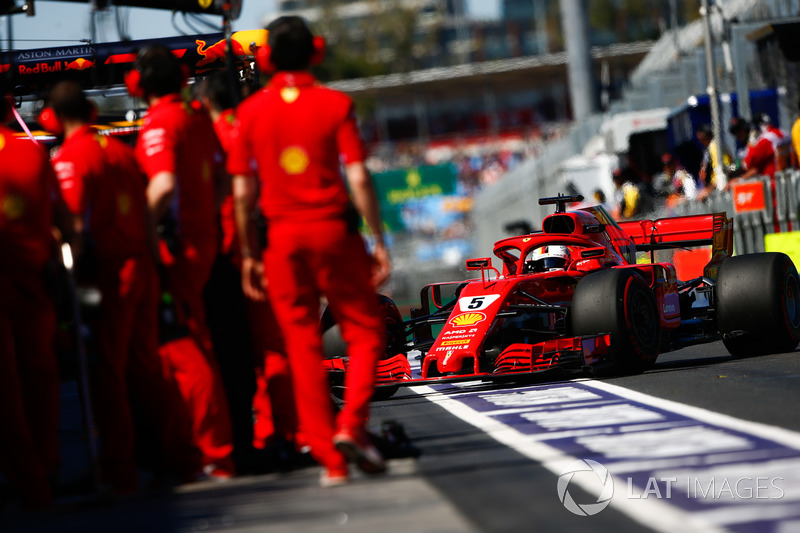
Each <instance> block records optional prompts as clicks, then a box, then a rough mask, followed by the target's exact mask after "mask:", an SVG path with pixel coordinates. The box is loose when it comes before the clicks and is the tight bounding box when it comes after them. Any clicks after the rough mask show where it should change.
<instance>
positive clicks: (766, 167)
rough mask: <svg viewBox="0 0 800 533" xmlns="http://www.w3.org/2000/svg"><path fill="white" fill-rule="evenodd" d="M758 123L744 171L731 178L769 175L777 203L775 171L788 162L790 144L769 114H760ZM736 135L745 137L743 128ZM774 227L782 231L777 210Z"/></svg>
mask: <svg viewBox="0 0 800 533" xmlns="http://www.w3.org/2000/svg"><path fill="white" fill-rule="evenodd" d="M758 123H759V126H758V130H757V131H758V136H757V137H756V139H755V141H754V142H752V143H750V144H749V146H748V148H747V153H746V154H745V156H744V159H743V160H742V170H743V172H742V173H741V174H740V175H737V176H736V177H735V178H731V179H732V180H733V179H746V178H751V177H755V176H769V178H770V189H771V193H772V205H776V203H777V202H776V191H775V172H776V171H777V170H778V168H779V167H780V166H781V165H784V164H786V159H787V155H788V156H790V153H789V152H788V151H787V150H788V149H789V147H790V145H789V141H788V139H786V136H784V134H783V132H782V131H780V130H779V129H778V128H775V127H772V126H771V124H770V120H769V116H767V115H760V116H759V119H758ZM731 133H734V132H733V131H732V132H731ZM735 135H737V140H739V141H741V140H742V139H743V138H744V133H742V132H741V130H737V131H736V133H735ZM773 228H774V230H775V232H776V233H778V232H780V223H779V222H778V219H777V212H773Z"/></svg>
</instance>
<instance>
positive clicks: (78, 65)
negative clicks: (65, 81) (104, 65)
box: [18, 57, 95, 75]
mask: <svg viewBox="0 0 800 533" xmlns="http://www.w3.org/2000/svg"><path fill="white" fill-rule="evenodd" d="M94 66H95V65H94V61H90V60H88V59H84V58H82V57H79V58H78V59H75V60H73V61H53V62H42V63H36V64H35V65H33V66H30V65H19V67H18V68H19V73H20V74H23V75H30V74H48V73H51V72H64V71H67V70H86V69H89V68H94Z"/></svg>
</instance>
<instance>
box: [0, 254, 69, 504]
mask: <svg viewBox="0 0 800 533" xmlns="http://www.w3.org/2000/svg"><path fill="white" fill-rule="evenodd" d="M43 280H44V275H43V273H42V272H41V271H40V270H38V269H31V270H29V271H25V272H0V427H2V428H3V436H2V438H0V470H2V471H3V473H4V474H5V475H6V477H7V478H8V480H9V482H10V483H11V484H12V486H13V487H14V489H15V491H16V492H17V493H18V494H19V495H20V496H21V498H22V500H23V502H25V503H26V504H28V505H31V506H35V507H45V506H48V505H50V503H51V502H52V493H51V487H50V483H49V481H48V477H51V476H55V475H56V474H57V471H58V398H59V375H58V364H57V361H56V357H55V354H54V349H53V342H54V335H55V326H56V319H55V312H54V310H53V304H52V301H51V299H50V297H49V295H48V294H47V293H46V291H45V289H44V286H43Z"/></svg>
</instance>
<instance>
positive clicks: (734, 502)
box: [412, 380, 800, 531]
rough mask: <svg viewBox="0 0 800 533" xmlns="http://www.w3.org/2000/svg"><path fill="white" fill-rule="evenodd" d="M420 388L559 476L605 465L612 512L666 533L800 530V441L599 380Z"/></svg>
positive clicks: (798, 436) (779, 430)
mask: <svg viewBox="0 0 800 533" xmlns="http://www.w3.org/2000/svg"><path fill="white" fill-rule="evenodd" d="M473 389H474V388H473ZM412 390H414V391H415V392H418V393H421V394H424V395H425V396H426V397H427V398H428V399H429V400H431V401H433V402H435V403H437V404H439V405H441V406H442V407H443V408H445V409H447V410H448V411H450V412H451V413H452V414H454V415H455V416H458V417H459V418H461V419H462V420H465V421H467V422H469V423H471V424H473V425H475V426H476V427H478V428H480V429H481V430H483V431H484V432H486V433H487V434H489V435H490V436H492V437H493V438H495V439H496V440H498V441H500V442H502V443H503V444H505V445H507V446H509V447H511V448H513V449H514V450H516V451H518V452H519V453H522V454H523V455H525V456H527V457H530V458H531V459H533V460H535V461H537V462H540V463H542V464H543V465H544V466H545V468H547V469H548V470H550V471H551V472H553V473H555V474H556V475H560V474H561V473H563V472H564V471H565V469H566V468H567V467H568V466H569V465H571V464H572V463H574V462H575V461H576V460H579V459H591V460H593V461H596V462H598V463H600V464H602V465H603V466H605V467H606V468H607V469H608V471H609V472H610V473H611V474H612V476H613V477H614V480H615V490H614V495H613V498H612V500H611V505H612V506H613V507H615V508H616V509H618V510H619V511H621V512H623V513H625V514H626V515H628V516H630V517H631V518H633V519H634V520H636V521H638V522H641V523H642V524H644V525H646V526H648V527H651V528H654V529H656V530H659V531H690V530H693V531H722V530H733V531H764V530H779V529H780V530H786V528H789V529H791V528H792V527H794V526H796V525H797V524H800V434H799V433H796V432H792V431H788V430H785V429H782V428H778V427H774V426H768V425H766V424H761V423H757V422H750V421H746V420H741V419H738V418H734V417H731V416H727V415H723V414H720V413H715V412H713V411H709V410H706V409H702V408H698V407H693V406H689V405H684V404H680V403H678V402H674V401H670V400H664V399H661V398H657V397H654V396H649V395H647V394H643V393H639V392H635V391H631V390H629V389H625V388H623V387H619V386H616V385H611V384H609V383H604V382H600V381H592V380H576V381H571V382H565V383H557V384H548V385H539V386H531V387H525V388H520V389H510V390H492V391H486V390H472V391H470V390H468V389H466V388H463V387H462V388H454V387H452V386H451V385H433V386H417V387H413V388H412ZM573 482H574V483H577V484H579V485H581V486H583V488H584V489H586V490H587V491H588V492H589V493H590V494H591V493H592V490H593V489H594V488H596V487H595V486H593V485H592V483H591V480H584V479H581V478H579V477H578V476H575V477H574V478H573ZM555 486H556V484H555V482H554V484H553V487H554V488H553V497H554V499H555V501H556V502H558V500H557V499H556V490H555Z"/></svg>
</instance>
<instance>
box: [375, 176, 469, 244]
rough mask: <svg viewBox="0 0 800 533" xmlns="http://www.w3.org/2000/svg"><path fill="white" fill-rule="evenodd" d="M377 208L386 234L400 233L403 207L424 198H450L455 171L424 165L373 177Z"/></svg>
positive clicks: (402, 226) (403, 227) (454, 183)
mask: <svg viewBox="0 0 800 533" xmlns="http://www.w3.org/2000/svg"><path fill="white" fill-rule="evenodd" d="M373 179H374V181H375V189H376V191H377V193H378V200H379V201H380V204H381V216H382V219H383V224H384V227H385V228H386V229H387V230H388V231H403V230H404V229H405V225H404V224H403V218H402V216H401V213H402V209H403V206H404V205H405V204H407V203H408V202H411V201H413V200H419V199H421V198H425V197H428V196H442V195H447V194H454V193H455V191H456V169H455V167H454V166H453V165H450V164H446V165H426V166H420V167H414V168H409V169H402V170H389V171H386V172H377V173H375V174H373Z"/></svg>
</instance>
